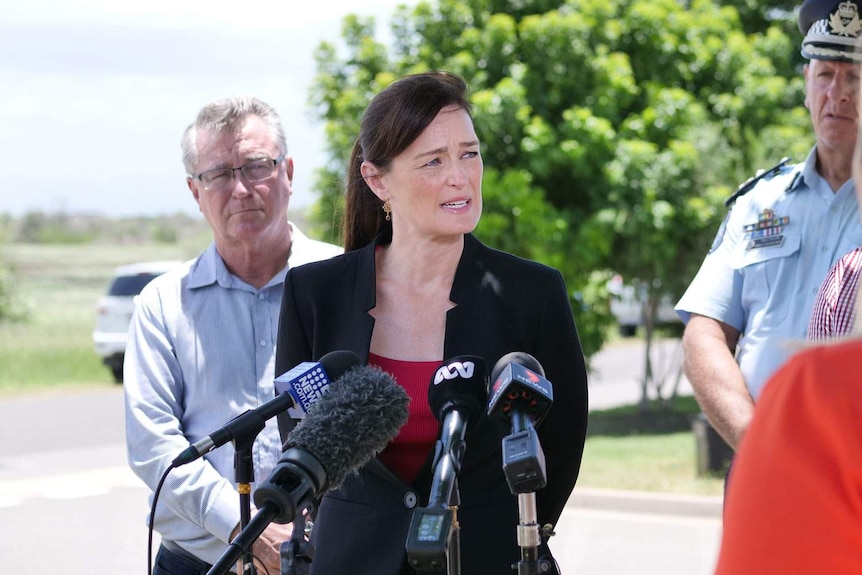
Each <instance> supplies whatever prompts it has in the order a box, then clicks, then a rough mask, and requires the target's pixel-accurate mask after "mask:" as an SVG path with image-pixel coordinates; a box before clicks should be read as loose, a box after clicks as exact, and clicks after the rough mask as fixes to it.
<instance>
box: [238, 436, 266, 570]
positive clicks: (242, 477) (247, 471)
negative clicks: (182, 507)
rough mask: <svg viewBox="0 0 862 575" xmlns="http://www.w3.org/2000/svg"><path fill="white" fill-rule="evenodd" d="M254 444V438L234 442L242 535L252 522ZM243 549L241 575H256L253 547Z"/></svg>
mask: <svg viewBox="0 0 862 575" xmlns="http://www.w3.org/2000/svg"><path fill="white" fill-rule="evenodd" d="M253 443H254V436H252V437H250V438H245V437H243V438H242V439H241V440H240V439H237V440H236V441H235V442H234V444H235V446H236V452H235V453H234V461H233V466H234V476H235V480H236V484H237V491H239V518H240V519H239V523H240V533H242V531H243V530H244V529H245V528H246V527H247V526H248V524H249V522H250V521H251V483H252V482H253V481H254V462H253V461H252V454H251V446H252V444H253ZM264 527H266V526H264ZM258 535H259V534H258ZM243 549H244V552H243V554H242V573H240V574H239V575H256V571H255V568H254V555H253V554H252V552H251V546H250V545H249V546H248V547H247V548H243Z"/></svg>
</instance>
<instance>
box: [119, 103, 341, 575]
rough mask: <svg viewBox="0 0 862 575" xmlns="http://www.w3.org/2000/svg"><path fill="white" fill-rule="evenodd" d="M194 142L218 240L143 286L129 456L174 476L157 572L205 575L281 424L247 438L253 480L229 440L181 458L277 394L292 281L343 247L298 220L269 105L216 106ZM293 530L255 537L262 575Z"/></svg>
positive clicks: (206, 209) (194, 175)
mask: <svg viewBox="0 0 862 575" xmlns="http://www.w3.org/2000/svg"><path fill="white" fill-rule="evenodd" d="M182 150H183V162H184V164H185V168H186V172H187V173H188V174H189V175H188V177H187V179H186V182H187V184H188V187H189V189H190V190H191V192H192V196H193V197H194V199H195V201H196V202H197V204H198V207H199V209H200V211H201V213H202V214H203V216H204V218H205V219H206V221H207V223H208V224H209V225H210V227H211V228H212V232H213V242H212V244H211V245H210V246H209V247H208V248H207V249H206V250H205V251H204V252H203V253H202V254H200V255H199V256H198V257H197V258H195V259H193V260H191V261H189V262H187V263H186V264H185V265H184V266H182V268H181V269H180V270H178V271H176V272H169V273H166V274H164V275H162V276H160V277H159V278H157V279H156V280H154V281H152V282H151V283H150V284H148V285H147V286H146V287H145V288H144V290H143V291H142V292H141V295H140V297H139V299H138V302H137V306H136V309H135V313H134V316H133V318H132V324H131V328H130V334H129V343H128V347H127V349H126V356H125V367H124V381H125V384H124V385H125V400H126V440H127V447H128V458H129V464H130V466H131V468H132V470H133V471H134V472H135V474H137V475H138V476H139V477H140V478H141V479H142V480H143V481H144V482H145V483H146V484H147V485H148V486H149V487H150V488H151V489H152V490H153V492H154V493H155V491H156V489H157V488H158V486H159V482H160V481H161V480H162V478H163V476H164V477H165V480H164V485H163V486H162V488H161V490H160V491H159V496H158V499H157V500H156V501H155V510H154V516H153V528H154V530H155V531H157V532H158V533H159V534H160V536H161V547H160V549H159V552H158V555H157V557H156V560H155V566H154V570H153V573H154V574H155V575H159V574H161V575H165V574H171V575H187V574H188V575H191V574H205V573H206V572H207V571H208V570H209V568H210V567H211V565H212V564H213V563H215V562H216V561H217V560H218V559H219V558H220V557H221V556H222V554H223V553H224V551H225V550H226V548H227V546H228V543H229V541H230V540H231V538H232V537H234V536H236V534H237V533H238V532H239V528H240V526H241V525H240V524H241V510H242V508H243V506H242V505H241V500H242V499H241V497H240V493H239V491H240V490H241V489H242V490H243V491H245V487H244V486H246V485H247V484H248V483H251V482H252V481H258V482H259V481H263V480H264V479H266V478H267V477H268V476H269V474H270V472H271V471H272V469H273V468H274V466H275V465H276V463H277V461H278V459H279V457H280V456H281V453H282V449H281V441H280V437H279V433H278V429H277V425H276V422H275V420H272V421H270V422H267V425H266V427H265V428H264V429H263V430H262V431H261V432H260V433H259V434H258V435H257V437H256V438H254V442H253V444H252V445H251V446H245V447H247V449H248V455H249V458H250V459H251V464H252V466H253V475H254V477H253V478H251V479H250V481H248V483H246V481H245V479H248V478H244V480H243V481H242V482H237V471H238V470H239V468H240V462H238V461H237V462H235V461H234V452H235V449H231V448H230V447H228V446H224V447H222V448H220V449H214V450H212V451H210V452H209V453H206V454H205V455H204V456H203V457H201V458H198V459H196V460H194V461H191V462H190V463H188V464H185V465H181V466H177V467H175V468H174V469H170V466H171V464H172V462H173V461H174V460H175V458H177V456H178V455H179V454H180V453H181V452H183V451H185V450H186V449H187V448H188V447H189V446H190V445H192V444H195V443H196V442H198V441H200V440H202V439H205V438H206V437H208V436H209V435H210V434H212V433H213V432H214V431H216V430H218V429H219V428H220V427H222V426H223V425H224V424H225V423H227V422H228V421H230V420H232V419H233V418H235V417H236V416H238V415H239V414H241V413H243V412H245V411H246V410H249V409H253V408H255V407H257V406H258V405H261V404H263V403H265V402H266V401H268V400H270V399H272V398H273V397H274V395H275V391H274V384H273V380H274V377H275V373H274V370H275V363H274V357H275V340H276V331H277V328H278V316H279V310H280V307H281V296H282V290H283V281H284V276H285V274H286V273H287V270H288V268H290V267H294V266H298V265H301V264H304V263H307V262H311V261H315V260H320V259H325V258H329V257H331V256H334V255H336V254H339V253H341V252H342V251H343V250H342V249H341V248H339V247H338V246H335V245H331V244H327V243H323V242H319V241H315V240H312V239H309V238H308V237H306V236H305V235H304V234H303V233H302V232H301V231H300V230H299V229H298V228H297V227H296V226H295V225H294V224H292V223H291V222H290V221H288V219H287V210H288V204H289V202H290V196H291V194H292V193H293V189H292V181H293V159H292V158H291V157H290V155H289V154H288V151H287V144H286V141H285V135H284V130H283V129H282V126H281V121H280V119H279V117H278V115H277V114H276V112H275V110H273V109H272V108H271V107H270V106H268V105H267V104H266V103H264V102H261V101H260V100H257V99H255V98H232V99H227V100H220V101H217V102H214V103H211V104H209V105H207V106H205V107H204V108H203V109H202V110H201V111H200V113H199V114H198V117H197V120H196V121H195V122H194V123H192V124H191V125H190V126H189V127H188V128H187V129H186V131H185V133H184V135H183V139H182ZM234 447H236V448H243V446H240V445H235V446H234ZM243 449H244V448H243ZM235 465H236V467H235ZM244 495H247V493H244ZM150 499H151V504H153V502H152V500H153V497H151V498H150ZM253 514H254V510H252V511H251V515H253ZM245 519H247V518H245ZM290 527H291V526H290V525H279V524H275V523H273V524H270V525H269V527H267V529H266V530H265V531H264V532H263V534H262V535H261V537H259V538H258V540H257V541H256V542H255V543H254V545H253V548H252V553H253V555H254V565H255V567H256V568H257V569H258V571H259V572H261V573H264V572H268V573H270V574H276V573H279V571H280V557H279V550H280V546H281V543H282V542H283V541H285V540H287V539H289V538H290Z"/></svg>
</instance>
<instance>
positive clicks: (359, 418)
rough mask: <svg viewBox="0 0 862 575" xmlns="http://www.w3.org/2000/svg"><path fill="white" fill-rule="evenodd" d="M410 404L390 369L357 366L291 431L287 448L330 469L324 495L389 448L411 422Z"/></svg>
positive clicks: (332, 387)
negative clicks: (294, 449)
mask: <svg viewBox="0 0 862 575" xmlns="http://www.w3.org/2000/svg"><path fill="white" fill-rule="evenodd" d="M321 359H322V358H321ZM408 403H410V398H409V396H408V395H407V392H406V391H405V390H404V388H402V387H401V386H399V385H398V384H397V383H395V380H394V379H392V376H390V375H389V374H388V373H386V372H385V371H383V370H381V369H379V368H376V367H372V366H357V367H354V368H352V369H350V370H348V371H347V373H345V374H344V375H343V376H342V377H340V378H339V379H338V380H337V381H334V382H333V383H332V386H331V387H330V390H329V392H328V393H326V394H325V395H324V396H323V397H321V398H320V399H319V400H318V401H317V402H316V403H315V404H314V405H312V406H311V407H310V408H309V410H308V414H307V415H306V416H305V419H304V420H303V421H302V422H301V423H300V424H299V425H297V426H296V427H295V428H293V430H291V432H290V433H289V434H288V436H287V441H286V442H285V448H290V447H296V448H299V449H302V450H304V451H307V452H309V453H310V454H312V455H313V456H314V457H315V458H316V459H317V460H318V461H319V462H320V464H321V465H322V466H323V468H324V470H326V480H325V482H324V484H323V486H322V487H321V489H320V490H319V492H318V495H322V494H323V493H325V492H327V491H329V490H331V489H337V488H338V487H340V486H341V484H342V483H344V480H345V479H346V478H347V475H348V474H350V473H352V472H355V471H357V470H358V469H359V468H360V467H362V466H363V465H365V464H366V463H367V462H368V461H369V460H370V459H371V458H372V457H374V456H375V455H376V454H377V453H379V452H380V451H382V450H383V448H385V447H386V444H388V443H389V442H390V441H391V440H392V439H393V438H394V437H395V436H396V435H397V434H398V431H399V430H400V429H401V426H402V425H404V423H405V422H406V421H407V405H408Z"/></svg>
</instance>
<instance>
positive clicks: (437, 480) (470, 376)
mask: <svg viewBox="0 0 862 575" xmlns="http://www.w3.org/2000/svg"><path fill="white" fill-rule="evenodd" d="M487 400H488V367H487V365H486V364H485V360H484V359H482V358H481V357H479V356H477V355H459V356H456V357H453V358H452V359H449V360H447V361H445V362H444V363H443V365H442V366H440V367H439V368H438V369H437V371H436V372H435V373H434V379H433V380H432V381H431V385H430V386H428V405H429V406H430V407H431V412H432V413H433V414H434V416H435V417H436V418H437V420H438V421H440V423H441V424H442V426H441V437H440V439H439V440H438V442H437V447H436V451H435V454H434V478H433V482H432V484H431V495H430V497H429V499H428V505H429V507H433V506H435V505H439V506H448V505H449V498H450V496H451V493H452V488H453V486H454V479H455V476H456V475H457V473H458V471H459V470H460V468H461V461H462V459H463V457H464V450H465V449H466V444H465V443H464V436H465V434H466V433H467V431H468V429H470V428H471V427H473V426H475V424H476V422H477V421H478V420H479V418H480V417H481V416H482V413H483V412H484V408H485V403H486V402H487Z"/></svg>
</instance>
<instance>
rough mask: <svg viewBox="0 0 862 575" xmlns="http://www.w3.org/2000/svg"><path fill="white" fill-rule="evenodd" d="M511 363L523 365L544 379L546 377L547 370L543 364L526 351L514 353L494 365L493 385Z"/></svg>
mask: <svg viewBox="0 0 862 575" xmlns="http://www.w3.org/2000/svg"><path fill="white" fill-rule="evenodd" d="M510 363H517V364H519V365H523V366H524V367H526V368H527V369H529V370H531V371H535V372H536V373H538V374H539V375H541V376H542V377H545V368H543V367H542V364H541V363H539V360H538V359H536V358H535V357H533V356H532V355H530V354H529V353H527V352H526V351H512V352H509V353H507V354H506V355H504V356H503V357H501V358H500V359H498V360H497V363H495V364H494V369H493V370H491V380H490V381H491V383H493V382H494V381H496V380H497V378H498V377H500V373H502V371H503V370H504V369H505V368H506V366H507V365H509V364H510Z"/></svg>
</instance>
